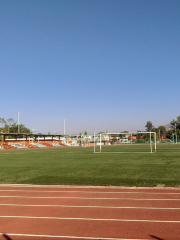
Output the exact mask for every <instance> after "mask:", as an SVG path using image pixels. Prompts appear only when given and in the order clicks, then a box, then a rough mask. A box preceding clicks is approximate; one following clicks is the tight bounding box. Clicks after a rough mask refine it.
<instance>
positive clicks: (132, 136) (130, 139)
mask: <svg viewBox="0 0 180 240" xmlns="http://www.w3.org/2000/svg"><path fill="white" fill-rule="evenodd" d="M142 143H143V144H142ZM110 146H114V148H111V147H110ZM109 150H110V151H109ZM102 152H103V153H130V152H134V153H153V152H156V132H119V133H99V134H96V133H94V153H102Z"/></svg>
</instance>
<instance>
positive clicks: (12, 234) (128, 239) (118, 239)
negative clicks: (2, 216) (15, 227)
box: [1, 233, 150, 240]
mask: <svg viewBox="0 0 180 240" xmlns="http://www.w3.org/2000/svg"><path fill="white" fill-rule="evenodd" d="M1 234H2V235H3V236H20V237H42V238H71V239H90V240H91V239H92V240H100V239H102V240H150V239H144V238H143V239H142V238H138V239H135V238H133V239H132V238H104V237H78V236H58V235H34V234H18V233H6V234H4V233H1Z"/></svg>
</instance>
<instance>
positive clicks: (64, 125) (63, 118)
mask: <svg viewBox="0 0 180 240" xmlns="http://www.w3.org/2000/svg"><path fill="white" fill-rule="evenodd" d="M63 120H64V136H65V121H66V120H67V119H66V118H63Z"/></svg>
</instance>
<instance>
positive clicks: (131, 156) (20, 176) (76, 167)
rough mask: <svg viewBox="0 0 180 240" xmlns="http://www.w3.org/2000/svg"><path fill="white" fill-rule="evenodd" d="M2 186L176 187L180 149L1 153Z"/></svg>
mask: <svg viewBox="0 0 180 240" xmlns="http://www.w3.org/2000/svg"><path fill="white" fill-rule="evenodd" d="M132 147H133V146H132ZM122 148H123V147H122ZM108 150H109V149H108ZM122 151H123V149H122ZM3 183H6V184H10V183H11V184H43V185H57V184H58V185H94V186H109V185H111V186H142V187H147V186H151V187H152V186H157V185H158V186H168V187H175V186H176V187H177V186H180V145H179V144H177V145H176V144H171V145H158V146H157V152H156V153H131V152H129V153H122V154H121V153H98V154H94V153H93V147H88V148H57V149H55V148H53V149H40V150H38V149H36V150H27V151H24V150H14V151H4V150H2V151H0V184H3Z"/></svg>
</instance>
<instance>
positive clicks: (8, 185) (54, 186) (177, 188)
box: [0, 184, 180, 191]
mask: <svg viewBox="0 0 180 240" xmlns="http://www.w3.org/2000/svg"><path fill="white" fill-rule="evenodd" d="M0 187H22V188H24V187H26V188H50V189H54V188H67V189H69V188H71V189H76V188H82V189H91V188H94V189H98V188H99V189H111V190H117V189H120V190H122V189H135V190H137V189H139V190H141V189H147V190H148V189H151V190H177V191H180V187H135V186H134V187H123V186H120V187H119V186H73V185H32V184H0Z"/></svg>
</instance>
